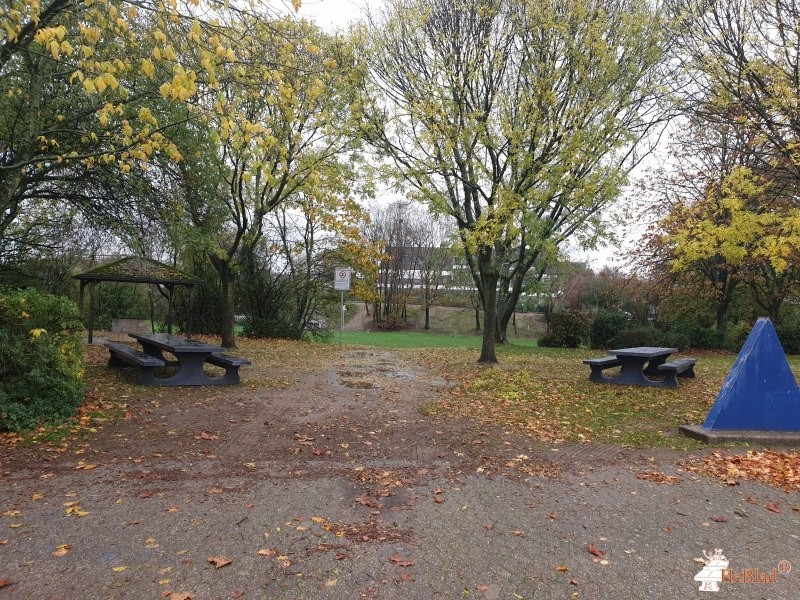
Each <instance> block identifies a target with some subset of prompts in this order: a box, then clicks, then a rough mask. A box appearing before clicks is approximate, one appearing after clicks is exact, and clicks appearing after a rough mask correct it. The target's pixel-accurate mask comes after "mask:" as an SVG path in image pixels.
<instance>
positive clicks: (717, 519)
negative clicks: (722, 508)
mask: <svg viewBox="0 0 800 600" xmlns="http://www.w3.org/2000/svg"><path fill="white" fill-rule="evenodd" d="M709 518H710V519H711V520H712V521H714V522H716V523H727V522H728V517H723V516H721V515H715V516H711V517H709Z"/></svg>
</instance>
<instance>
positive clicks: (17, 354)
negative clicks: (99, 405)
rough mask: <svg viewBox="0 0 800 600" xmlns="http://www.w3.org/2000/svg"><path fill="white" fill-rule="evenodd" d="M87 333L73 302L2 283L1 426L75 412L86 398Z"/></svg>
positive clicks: (18, 426) (60, 418) (25, 425)
mask: <svg viewBox="0 0 800 600" xmlns="http://www.w3.org/2000/svg"><path fill="white" fill-rule="evenodd" d="M82 332H83V325H82V324H81V321H80V316H79V314H78V309H77V307H76V306H75V303H74V302H71V301H70V300H68V299H66V298H62V297H60V296H53V295H50V294H45V293H43V292H39V291H37V290H33V289H28V290H13V289H8V288H0V431H19V430H21V429H29V428H32V427H35V426H37V425H39V424H42V423H45V422H59V421H63V420H64V419H66V418H68V417H70V416H71V415H73V414H74V413H75V410H76V409H77V407H78V406H80V404H81V402H82V401H83V385H82V380H83V364H84V363H83V346H82V344H81V334H82Z"/></svg>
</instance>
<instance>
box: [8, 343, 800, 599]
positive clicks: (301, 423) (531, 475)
mask: <svg viewBox="0 0 800 600" xmlns="http://www.w3.org/2000/svg"><path fill="white" fill-rule="evenodd" d="M359 373H360V376H359V375H358V374H359ZM368 373H369V374H370V375H369V377H370V378H371V379H369V381H370V385H368V386H367V385H365V386H354V385H352V382H353V381H354V380H359V381H366V380H367V374H368ZM376 373H377V375H376ZM354 374H355V375H354ZM359 377H360V379H359ZM309 378H310V379H309ZM348 382H350V385H348ZM442 385H443V382H441V381H437V380H436V379H434V378H431V377H430V376H429V375H428V374H427V373H425V372H424V371H422V370H420V369H419V368H418V367H414V366H412V365H409V364H404V363H403V360H402V358H399V357H397V356H394V355H392V354H391V353H389V352H383V351H376V352H363V351H361V352H348V353H347V354H345V355H343V357H342V358H341V361H340V362H338V363H335V364H331V365H327V366H321V367H319V368H318V369H317V370H316V371H314V372H313V373H311V372H309V375H308V377H304V378H300V379H295V380H292V381H291V382H290V384H289V385H287V386H286V387H285V388H283V389H280V390H271V391H267V392H264V393H260V394H252V395H250V394H248V393H246V391H243V390H238V391H236V392H234V391H226V392H225V393H227V394H229V395H228V396H227V397H225V396H223V397H222V398H221V399H220V398H219V397H217V398H215V399H214V400H213V401H209V402H205V401H202V400H198V395H197V393H196V392H195V393H193V392H185V393H181V394H179V393H178V392H172V394H173V395H175V396H179V397H177V399H176V398H172V399H171V400H169V401H167V400H163V399H162V400H159V401H158V402H156V401H155V400H152V399H148V398H147V397H142V398H139V399H138V400H136V402H134V403H132V411H133V417H132V418H131V419H129V420H127V421H124V422H123V421H120V422H119V423H110V424H108V425H105V426H104V427H103V428H102V429H101V430H100V431H98V433H97V434H95V437H94V438H92V439H90V440H89V442H88V444H87V445H86V446H82V447H80V449H76V450H75V451H70V452H67V453H64V454H62V455H60V456H58V457H56V458H53V459H52V460H45V458H52V457H49V456H48V457H44V456H39V455H37V454H36V453H35V452H32V451H22V450H16V449H12V450H9V449H5V450H2V449H0V452H3V453H5V456H2V455H0V600H10V599H26V600H27V599H31V600H34V599H35V600H47V599H59V600H62V599H63V600H82V599H90V598H91V599H110V598H114V599H122V598H125V599H151V598H152V599H159V598H170V599H173V600H176V599H181V600H186V599H190V598H192V599H196V600H206V599H209V600H212V599H217V598H221V599H228V598H245V599H247V598H254V599H273V598H275V599H284V598H285V599H295V598H300V599H303V598H307V599H316V598H320V599H339V598H341V599H357V598H386V599H394V598H397V599H400V598H403V599H428V598H453V599H456V598H486V599H500V598H502V599H506V598H510V599H512V598H525V599H530V598H537V599H538V598H542V599H562V598H564V599H572V598H580V599H589V598H593V599H598V600H600V599H621V600H622V599H636V598H642V599H645V598H647V599H661V598H663V599H670V600H672V599H676V598H680V599H686V598H720V599H745V598H746V599H759V598H763V599H766V598H770V599H775V600H778V599H800V495H798V494H797V493H796V492H793V493H786V492H784V491H782V490H780V489H778V488H773V487H769V486H765V485H762V484H758V483H754V482H742V483H741V484H740V485H736V486H729V485H726V484H725V483H724V482H721V481H717V480H713V479H710V478H706V477H703V476H699V475H695V474H692V473H688V472H686V471H684V470H682V469H681V468H680V461H681V460H683V459H685V458H687V455H686V454H685V453H671V452H663V451H659V452H658V453H655V454H654V453H652V452H638V451H637V452H634V451H629V450H623V449H620V448H615V447H609V446H598V445H591V444H584V445H562V446H553V447H551V446H548V445H543V444H540V443H537V442H535V441H531V440H529V439H527V438H522V437H519V436H517V435H515V434H513V433H511V432H506V431H503V430H502V429H500V428H496V427H491V426H487V425H485V424H484V425H482V424H479V423H472V422H467V421H464V420H462V419H452V418H444V417H431V416H424V415H422V414H421V413H420V412H419V410H418V409H417V407H418V406H419V405H420V404H421V403H423V402H424V401H430V400H431V399H432V398H433V397H435V394H436V393H438V391H439V390H440V389H441V387H442ZM166 397H167V398H170V394H167V396H166ZM170 411H172V412H170ZM173 413H174V414H181V415H183V418H184V420H183V421H176V422H175V423H178V424H177V425H176V424H175V423H172V422H170V419H171V418H172V416H170V415H172V414H173ZM187 415H192V416H191V419H197V420H196V421H192V420H187ZM181 427H182V428H183V429H181ZM710 450H711V449H709V451H710ZM17 452H20V453H21V454H23V455H24V456H22V455H21V456H18V455H17V454H16V453H17ZM654 473H656V474H660V475H663V476H664V477H656V476H654V475H653V474H654ZM648 474H649V475H648ZM672 477H674V478H675V479H671V478H672ZM768 504H769V505H770V506H771V507H772V509H773V510H769V509H768V508H767V505H768ZM776 506H777V508H779V510H780V512H774V509H775V508H776ZM715 549H720V550H721V553H722V554H724V557H725V560H726V561H727V563H728V570H727V571H726V572H725V573H726V577H728V578H729V579H730V581H723V582H722V583H721V584H719V587H720V589H719V591H718V592H713V591H700V589H699V588H700V586H701V585H702V582H699V581H695V580H694V578H695V576H696V575H697V574H698V573H700V572H701V570H702V569H703V566H704V565H703V563H702V561H703V559H704V553H705V554H706V555H708V556H710V555H711V554H713V552H714V551H715ZM712 566H713V565H712ZM792 567H794V569H792ZM739 580H741V581H739ZM753 580H755V581H753Z"/></svg>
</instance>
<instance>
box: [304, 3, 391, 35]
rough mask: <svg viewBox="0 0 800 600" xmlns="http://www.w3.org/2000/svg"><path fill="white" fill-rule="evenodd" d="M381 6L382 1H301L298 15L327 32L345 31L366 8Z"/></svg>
mask: <svg viewBox="0 0 800 600" xmlns="http://www.w3.org/2000/svg"><path fill="white" fill-rule="evenodd" d="M382 4H383V1H382V0H302V4H301V6H300V12H299V13H298V15H299V16H301V17H305V18H307V19H310V20H313V21H314V22H316V24H317V25H319V26H320V27H322V28H323V29H325V30H327V31H336V30H337V29H347V25H348V23H350V22H351V21H356V20H358V19H359V18H360V17H361V15H362V14H363V12H364V10H365V9H366V8H367V7H370V8H372V9H373V10H374V9H375V8H378V7H380V6H381V5H382Z"/></svg>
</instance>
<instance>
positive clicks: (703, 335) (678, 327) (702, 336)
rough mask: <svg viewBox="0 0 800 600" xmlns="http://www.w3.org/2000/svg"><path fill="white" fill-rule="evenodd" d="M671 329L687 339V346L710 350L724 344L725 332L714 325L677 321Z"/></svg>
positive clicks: (721, 346)
mask: <svg viewBox="0 0 800 600" xmlns="http://www.w3.org/2000/svg"><path fill="white" fill-rule="evenodd" d="M672 331H673V332H675V333H678V334H682V335H683V336H685V337H686V339H687V340H688V342H689V344H688V347H689V348H696V349H698V350H711V349H716V348H723V347H724V346H725V334H724V333H723V332H722V331H718V330H717V329H716V328H714V327H706V326H704V325H701V324H699V323H698V322H697V321H691V320H685V321H678V322H677V323H675V325H674V326H673V328H672Z"/></svg>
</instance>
